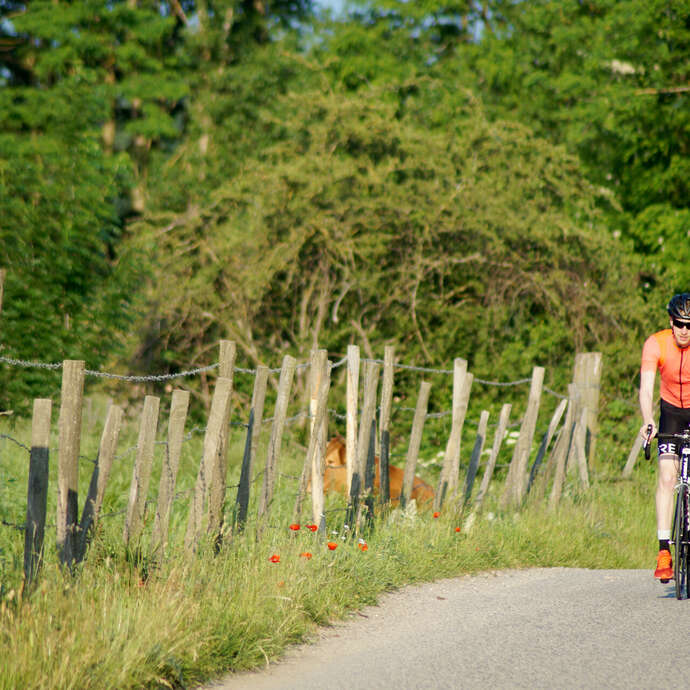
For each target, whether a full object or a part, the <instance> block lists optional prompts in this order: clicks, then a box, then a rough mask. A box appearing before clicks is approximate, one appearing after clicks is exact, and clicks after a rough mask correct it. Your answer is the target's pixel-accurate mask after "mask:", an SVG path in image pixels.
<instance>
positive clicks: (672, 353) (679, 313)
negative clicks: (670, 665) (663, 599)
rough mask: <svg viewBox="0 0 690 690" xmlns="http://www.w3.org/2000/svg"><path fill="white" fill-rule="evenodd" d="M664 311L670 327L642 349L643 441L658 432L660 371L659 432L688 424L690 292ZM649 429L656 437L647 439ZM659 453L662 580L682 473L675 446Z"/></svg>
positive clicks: (667, 573)
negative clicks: (655, 406)
mask: <svg viewBox="0 0 690 690" xmlns="http://www.w3.org/2000/svg"><path fill="white" fill-rule="evenodd" d="M666 310H667V311H668V315H669V319H670V323H669V325H670V328H667V329H665V330H663V331H659V332H658V333H654V334H653V335H650V336H649V338H647V340H646V341H645V343H644V346H643V348H642V365H641V367H640V411H641V412H642V420H643V422H644V423H643V425H642V428H641V429H640V433H641V434H642V436H643V437H644V438H645V439H648V438H651V437H652V436H654V434H655V433H656V432H657V426H656V424H655V423H654V417H653V410H652V408H653V398H654V382H655V379H656V372H657V369H658V370H659V372H660V374H661V384H660V389H659V395H660V397H661V401H660V406H661V412H660V415H659V427H658V431H659V433H662V434H678V433H680V432H682V431H683V430H685V429H687V428H688V426H689V425H690V292H683V293H681V294H677V295H674V296H673V297H672V298H671V300H670V302H669V303H668V306H667V307H666ZM649 427H651V430H652V433H651V435H649V436H648V428H649ZM658 454H659V472H658V479H657V488H656V524H657V537H658V539H659V554H658V556H657V563H656V570H655V571H654V577H656V578H658V579H659V580H661V581H662V582H664V581H668V580H670V579H671V578H672V577H673V567H672V561H671V551H670V548H669V539H670V538H671V519H672V511H673V488H674V486H675V483H676V477H677V473H678V451H677V447H676V444H675V443H663V442H662V443H659V453H658Z"/></svg>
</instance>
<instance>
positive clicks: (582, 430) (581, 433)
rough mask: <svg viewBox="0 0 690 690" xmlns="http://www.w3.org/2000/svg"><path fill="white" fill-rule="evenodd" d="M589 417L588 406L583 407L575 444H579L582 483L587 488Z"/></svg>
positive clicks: (578, 457)
mask: <svg viewBox="0 0 690 690" xmlns="http://www.w3.org/2000/svg"><path fill="white" fill-rule="evenodd" d="M587 417H588V410H587V408H586V407H583V408H582V413H581V415H580V421H579V422H578V424H577V426H578V427H579V430H578V431H576V432H575V444H576V445H577V451H576V452H577V466H578V470H579V473H580V483H581V484H582V486H583V487H584V488H585V489H588V488H589V472H588V470H587V453H586V451H585V444H586V438H587Z"/></svg>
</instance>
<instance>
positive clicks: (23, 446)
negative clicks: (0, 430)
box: [0, 434, 31, 453]
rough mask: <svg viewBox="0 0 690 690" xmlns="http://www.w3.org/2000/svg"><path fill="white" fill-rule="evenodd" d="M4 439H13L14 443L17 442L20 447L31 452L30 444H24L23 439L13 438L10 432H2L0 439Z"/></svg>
mask: <svg viewBox="0 0 690 690" xmlns="http://www.w3.org/2000/svg"><path fill="white" fill-rule="evenodd" d="M2 439H7V440H8V441H12V443H15V444H16V445H18V446H19V447H20V448H23V449H24V450H25V451H27V452H29V453H30V452H31V448H29V446H26V445H24V444H23V443H22V442H21V441H17V439H16V438H12V436H10V435H8V434H0V440H2Z"/></svg>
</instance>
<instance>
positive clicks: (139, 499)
mask: <svg viewBox="0 0 690 690" xmlns="http://www.w3.org/2000/svg"><path fill="white" fill-rule="evenodd" d="M159 406H160V399H159V398H157V397H156V396H154V395H147V396H146V397H145V398H144V409H143V410H142V413H141V423H140V425H139V438H138V440H137V454H136V457H135V459H134V469H133V470H132V483H131V484H130V487H129V501H128V503H127V516H126V518H125V527H124V530H123V533H122V535H123V538H124V542H125V546H129V545H130V544H134V543H135V542H136V541H137V540H138V539H139V537H140V535H141V531H142V529H143V527H144V524H143V520H144V510H145V508H146V495H147V493H148V490H149V481H150V479H151V468H152V466H153V450H154V444H155V442H156V430H157V428H158V409H159Z"/></svg>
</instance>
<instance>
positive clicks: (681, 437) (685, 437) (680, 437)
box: [643, 424, 690, 460]
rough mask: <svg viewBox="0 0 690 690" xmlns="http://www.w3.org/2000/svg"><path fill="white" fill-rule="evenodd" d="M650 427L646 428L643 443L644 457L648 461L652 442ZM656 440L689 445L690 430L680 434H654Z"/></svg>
mask: <svg viewBox="0 0 690 690" xmlns="http://www.w3.org/2000/svg"><path fill="white" fill-rule="evenodd" d="M652 428H653V427H652V425H651V424H650V425H649V426H648V427H647V438H646V439H645V440H644V442H643V448H644V457H645V459H646V460H649V458H650V455H651V447H652V444H651V441H652ZM656 438H657V439H659V440H660V441H680V442H681V443H683V442H684V443H686V444H690V429H686V430H685V431H684V432H683V433H682V434H659V433H657V434H656Z"/></svg>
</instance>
